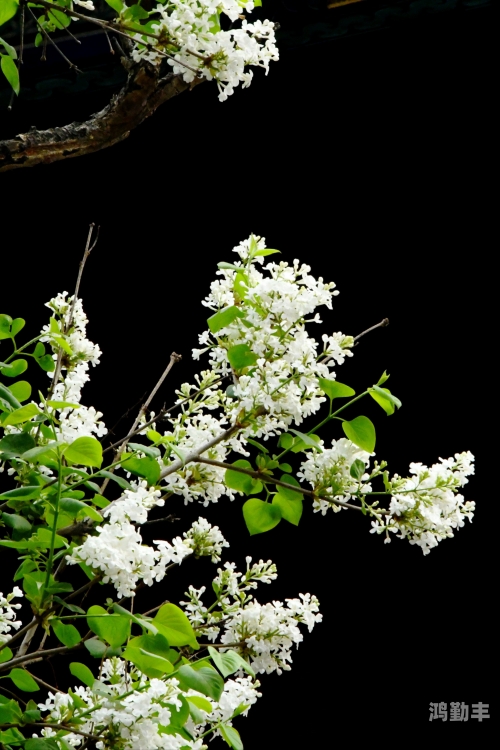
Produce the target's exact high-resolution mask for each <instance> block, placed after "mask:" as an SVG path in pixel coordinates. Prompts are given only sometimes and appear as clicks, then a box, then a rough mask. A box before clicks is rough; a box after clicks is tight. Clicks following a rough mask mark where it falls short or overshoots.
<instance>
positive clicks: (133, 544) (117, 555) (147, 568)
mask: <svg viewBox="0 0 500 750" xmlns="http://www.w3.org/2000/svg"><path fill="white" fill-rule="evenodd" d="M160 495H161V493H160V491H159V490H153V489H148V488H147V484H146V482H141V483H140V484H136V485H135V486H134V488H133V489H132V490H125V491H124V493H123V495H122V496H121V497H120V498H119V499H118V500H115V501H114V502H113V503H111V504H110V505H109V506H108V507H107V508H106V509H105V510H104V511H103V515H104V516H105V518H107V519H108V520H109V523H107V524H105V525H101V526H97V528H96V532H97V533H96V535H95V536H90V535H89V536H88V537H87V538H86V540H85V541H84V542H83V544H81V545H80V546H79V547H75V548H74V549H73V551H72V553H71V555H68V557H67V561H68V562H69V563H70V564H75V563H80V562H83V563H85V564H86V565H89V566H90V567H92V568H94V569H96V570H99V571H101V572H102V573H103V574H104V576H103V581H104V583H108V582H111V583H112V584H113V585H114V586H115V588H116V590H117V592H118V597H119V598H121V597H122V596H133V595H134V589H135V587H136V586H137V583H138V582H139V580H143V581H144V583H145V584H147V585H148V586H152V585H153V583H154V581H161V580H162V579H163V578H164V577H165V572H166V568H167V566H168V565H170V564H172V563H177V564H180V563H181V562H182V560H183V559H184V558H185V557H186V556H187V555H190V554H192V552H193V550H192V548H191V547H190V546H189V545H188V544H186V543H185V542H184V541H183V540H182V539H181V538H180V537H176V538H175V539H173V540H172V542H171V543H169V542H167V541H165V540H163V539H159V540H155V541H154V544H155V545H156V546H157V549H154V548H153V547H150V546H148V545H145V544H143V541H142V536H141V534H140V532H139V531H138V530H137V528H136V526H135V525H134V524H142V523H144V522H145V521H146V520H147V515H148V511H149V510H150V509H151V508H152V507H154V506H155V505H158V506H162V505H163V504H164V501H163V500H162V499H161V498H160Z"/></svg>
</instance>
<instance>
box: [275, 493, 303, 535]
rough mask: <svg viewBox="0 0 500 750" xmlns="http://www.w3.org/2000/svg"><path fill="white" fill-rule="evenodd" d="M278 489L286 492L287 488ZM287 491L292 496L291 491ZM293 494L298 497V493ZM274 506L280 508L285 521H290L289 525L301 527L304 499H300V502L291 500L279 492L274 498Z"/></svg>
mask: <svg viewBox="0 0 500 750" xmlns="http://www.w3.org/2000/svg"><path fill="white" fill-rule="evenodd" d="M278 489H280V490H284V489H285V487H279V488H278ZM285 491H287V492H290V494H292V492H291V491H290V490H285ZM293 494H294V495H296V494H297V493H296V492H294V493H293ZM273 506H275V507H276V508H279V511H280V513H281V517H282V518H284V519H285V521H288V523H292V524H293V525H294V526H298V525H299V521H300V519H301V517H302V510H303V503H302V498H300V500H289V499H288V498H286V497H284V496H283V495H282V494H281V493H279V492H278V493H276V495H275V496H274V497H273Z"/></svg>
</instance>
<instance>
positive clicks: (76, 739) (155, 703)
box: [38, 657, 202, 750]
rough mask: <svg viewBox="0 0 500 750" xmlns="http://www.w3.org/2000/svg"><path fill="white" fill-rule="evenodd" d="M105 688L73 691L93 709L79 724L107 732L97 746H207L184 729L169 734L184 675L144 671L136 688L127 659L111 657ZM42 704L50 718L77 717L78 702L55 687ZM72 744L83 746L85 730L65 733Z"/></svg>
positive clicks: (169, 749) (173, 749)
mask: <svg viewBox="0 0 500 750" xmlns="http://www.w3.org/2000/svg"><path fill="white" fill-rule="evenodd" d="M99 684H100V690H99V692H98V693H97V692H96V693H94V692H93V691H92V690H91V689H90V688H88V687H87V688H82V687H77V688H75V689H74V690H73V692H74V693H75V694H76V695H77V697H78V698H79V699H80V700H83V701H84V702H85V703H86V704H87V706H88V708H89V709H93V710H92V711H91V712H90V713H88V714H87V716H86V717H85V718H86V720H85V721H81V723H79V724H78V729H79V731H82V732H86V733H87V734H92V735H94V736H96V735H97V736H99V737H102V738H103V739H102V740H100V741H98V742H97V743H96V745H95V747H96V748H97V750H104V748H113V750H118V749H120V750H125V749H126V748H131V749H133V750H180V749H181V748H191V750H201V748H202V743H201V741H196V740H195V741H193V742H191V741H189V740H186V739H185V738H184V737H181V736H180V735H179V734H166V733H163V732H162V727H168V726H169V724H170V720H171V716H172V709H180V708H181V706H182V704H181V701H180V699H179V696H180V695H181V690H180V689H179V683H178V680H176V679H174V678H172V679H163V680H158V679H151V680H149V681H147V680H146V679H145V678H144V677H142V678H141V679H140V682H139V683H136V684H135V687H136V689H135V690H133V691H131V690H130V682H127V674H126V663H125V661H123V660H122V659H119V658H116V657H115V658H113V659H107V660H106V661H105V662H104V664H103V668H102V673H101V678H100V680H99ZM38 707H39V708H40V710H41V711H43V712H48V713H49V716H48V717H46V720H47V721H49V720H50V721H52V722H54V723H63V722H65V721H68V722H71V720H72V719H73V717H74V712H75V709H74V703H73V698H72V696H71V695H67V694H65V693H56V694H55V695H54V694H53V693H52V692H49V698H48V700H47V701H46V702H45V703H39V704H38ZM55 734H56V733H55V732H54V730H52V729H50V728H46V729H44V730H42V735H43V736H44V737H52V736H54V735H55ZM64 739H65V741H66V742H67V743H68V744H70V745H71V746H72V747H79V746H80V745H81V744H82V743H83V742H84V740H85V738H84V737H83V736H82V735H77V734H73V733H72V734H69V735H66V736H65V737H64Z"/></svg>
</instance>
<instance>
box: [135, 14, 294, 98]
mask: <svg viewBox="0 0 500 750" xmlns="http://www.w3.org/2000/svg"><path fill="white" fill-rule="evenodd" d="M253 8H254V3H253V2H252V0H247V1H246V2H245V0H166V2H165V3H161V4H160V3H158V4H157V6H156V9H155V11H153V13H152V17H151V18H150V22H149V23H150V26H151V29H153V31H154V33H155V34H156V37H157V38H155V37H151V36H150V37H145V36H141V34H140V32H138V33H137V34H135V36H134V37H133V38H134V40H135V42H136V44H137V46H136V48H135V49H134V51H133V57H134V59H135V60H136V61H140V60H148V61H149V62H151V63H159V62H161V60H162V59H165V56H167V58H168V60H167V61H168V63H169V65H171V66H172V68H173V72H174V73H178V74H181V75H182V77H183V78H184V80H185V81H186V82H188V83H190V82H192V81H194V80H195V79H196V78H206V79H207V80H216V81H217V86H218V88H219V100H220V101H225V100H226V99H227V97H228V96H230V95H231V94H232V93H233V91H234V89H235V87H236V86H238V85H239V84H240V83H241V84H242V86H243V88H246V87H247V86H249V85H250V83H251V81H252V77H253V73H252V72H251V71H248V70H247V67H248V66H249V65H251V66H258V67H261V68H264V70H265V71H266V74H267V73H268V71H269V63H270V62H271V61H273V60H278V58H279V54H278V49H277V47H276V44H275V34H274V23H272V22H271V21H268V20H265V21H255V22H254V23H248V21H247V20H246V19H245V18H244V16H242V13H243V12H248V13H250V12H251V11H252V10H253ZM224 16H226V17H227V18H228V19H229V20H230V21H231V22H232V23H231V28H230V29H229V30H224V29H222V28H221V22H222V21H221V19H223V18H224ZM240 19H243V20H242V23H241V26H240V27H235V22H237V21H238V20H240ZM167 45H168V47H167ZM172 48H173V49H174V51H173V52H172ZM165 52H167V55H165Z"/></svg>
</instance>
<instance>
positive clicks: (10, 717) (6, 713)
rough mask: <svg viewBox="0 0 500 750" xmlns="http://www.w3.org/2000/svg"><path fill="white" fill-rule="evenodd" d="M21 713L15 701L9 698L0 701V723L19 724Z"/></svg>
mask: <svg viewBox="0 0 500 750" xmlns="http://www.w3.org/2000/svg"><path fill="white" fill-rule="evenodd" d="M2 698H3V696H2ZM22 715H23V712H22V711H21V707H20V706H19V703H18V702H17V701H13V700H9V701H6V702H5V703H0V724H19V723H20V721H21V717H22Z"/></svg>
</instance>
